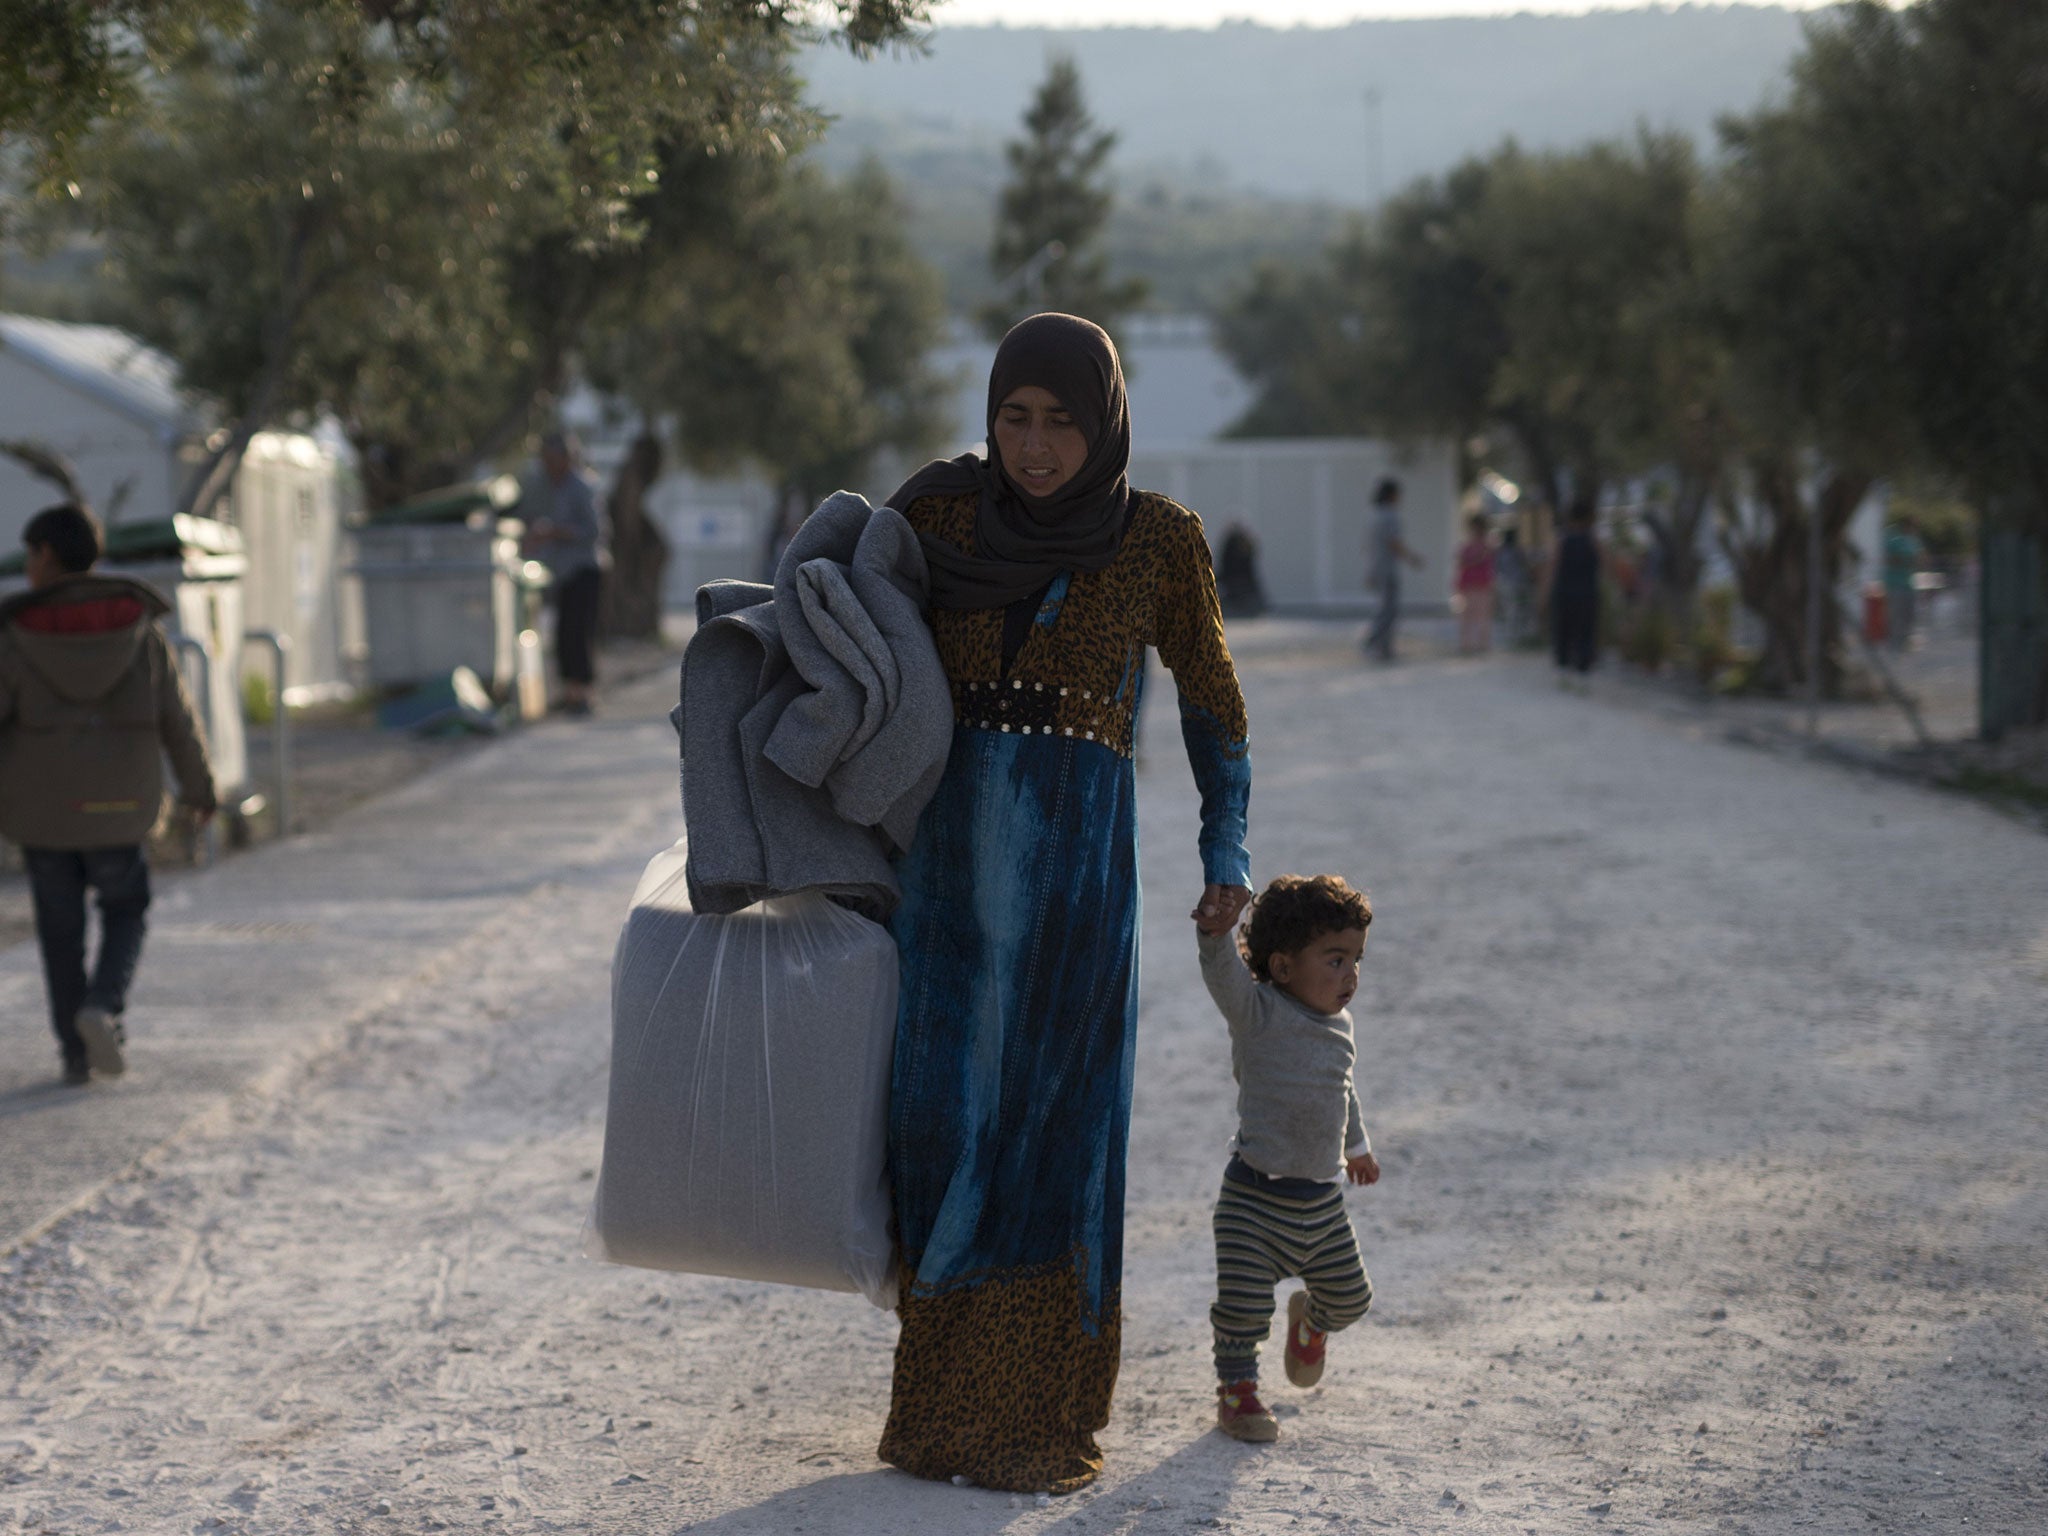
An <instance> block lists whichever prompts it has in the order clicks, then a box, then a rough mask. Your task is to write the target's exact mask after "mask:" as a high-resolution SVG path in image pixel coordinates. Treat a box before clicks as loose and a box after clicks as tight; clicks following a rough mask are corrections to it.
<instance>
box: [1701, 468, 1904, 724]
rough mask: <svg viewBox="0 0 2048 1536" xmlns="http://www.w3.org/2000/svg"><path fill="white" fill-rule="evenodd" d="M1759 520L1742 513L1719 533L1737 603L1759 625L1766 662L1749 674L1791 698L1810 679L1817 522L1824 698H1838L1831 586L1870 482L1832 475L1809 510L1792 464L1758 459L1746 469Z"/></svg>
mask: <svg viewBox="0 0 2048 1536" xmlns="http://www.w3.org/2000/svg"><path fill="white" fill-rule="evenodd" d="M1751 476H1752V480H1753V483H1754V490H1755V494H1756V500H1757V503H1758V506H1759V508H1760V519H1759V521H1758V523H1757V524H1756V525H1754V526H1752V525H1750V524H1749V523H1748V522H1747V520H1746V519H1743V518H1742V517H1741V514H1740V513H1739V512H1737V513H1735V514H1733V515H1732V517H1731V521H1732V522H1734V523H1736V525H1737V526H1735V527H1733V528H1730V527H1727V526H1724V527H1723V529H1722V532H1721V547H1722V549H1723V550H1724V551H1725V552H1726V553H1727V555H1728V559H1729V562H1730V564H1732V565H1733V566H1734V568H1735V584H1736V590H1737V591H1738V592H1739V593H1740V594H1741V597H1742V604H1743V606H1744V607H1745V608H1747V609H1749V610H1750V612H1752V613H1754V614H1755V615H1756V616H1757V617H1758V619H1760V620H1762V622H1763V626H1764V650H1763V655H1762V656H1760V657H1759V658H1758V660H1757V665H1756V670H1755V672H1754V673H1752V680H1753V682H1754V683H1755V685H1756V686H1757V687H1758V688H1760V689H1761V690H1763V691H1764V692H1766V693H1772V694H1790V693H1793V692H1795V691H1797V690H1799V689H1801V688H1803V687H1804V686H1805V684H1806V678H1807V643H1806V641H1807V634H1806V628H1807V593H1808V586H1807V583H1808V582H1809V581H1810V580H1812V579H1813V577H1814V574H1815V573H1813V572H1810V571H1809V570H1808V568H1807V567H1808V557H1807V519H1808V518H1810V517H1818V518H1819V519H1820V522H1821V569H1820V572H1819V573H1818V576H1819V580H1820V581H1821V582H1822V590H1821V645H1820V668H1821V675H1820V681H1821V692H1822V693H1823V694H1824V695H1825V696H1827V697H1829V698H1839V697H1840V696H1841V692H1842V678H1843V675H1844V665H1843V661H1844V654H1843V646H1842V612H1841V603H1840V602H1839V601H1838V600H1837V594H1836V587H1837V585H1838V582H1839V577H1840V572H1841V568H1842V556H1843V544H1844V541H1845V538H1846V535H1847V533H1848V528H1849V520H1850V518H1851V517H1853V516H1854V515H1855V512H1856V508H1857V507H1858V506H1860V505H1862V502H1863V498H1864V496H1865V495H1867V494H1868V493H1869V490H1870V486H1871V477H1870V476H1869V475H1867V474H1864V473H1861V472H1860V471H1857V470H1834V471H1831V472H1830V473H1829V475H1828V476H1827V478H1826V480H1825V481H1823V482H1822V484H1821V487H1820V490H1819V493H1818V494H1817V495H1816V496H1815V497H1814V498H1813V501H1812V505H1810V506H1809V505H1808V502H1807V497H1806V494H1805V492H1804V489H1803V488H1802V486H1801V484H1800V477H1799V473H1798V470H1797V468H1796V466H1795V465H1794V464H1793V462H1792V461H1791V459H1790V458H1789V457H1785V456H1779V457H1774V458H1771V459H1767V460H1760V461H1758V462H1756V463H1754V464H1752V466H1751Z"/></svg>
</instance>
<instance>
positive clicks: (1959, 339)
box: [1730, 0, 2048, 528]
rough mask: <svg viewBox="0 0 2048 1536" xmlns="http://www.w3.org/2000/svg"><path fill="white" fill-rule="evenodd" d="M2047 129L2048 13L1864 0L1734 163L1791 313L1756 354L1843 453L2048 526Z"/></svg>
mask: <svg viewBox="0 0 2048 1536" xmlns="http://www.w3.org/2000/svg"><path fill="white" fill-rule="evenodd" d="M2044 114H2048V9H2044V8H2043V7H2041V6H2038V5H2014V4H2011V3H2009V0H1927V3H1924V4H1920V5H1916V6H1912V7H1908V8H1904V9H1899V10H1893V9H1892V8H1890V7H1888V6H1885V5H1881V4H1877V3H1874V0H1856V3H1853V4H1850V5H1846V6H1844V7H1842V9H1841V10H1840V11H1839V12H1838V13H1836V14H1835V15H1834V16H1833V18H1832V19H1831V20H1829V21H1826V22H1823V23H1820V24H1818V25H1816V26H1815V27H1814V28H1813V30H1812V32H1811V35H1810V37H1809V41H1808V47H1807V51H1806V53H1805V55H1804V56H1803V57H1802V58H1801V59H1800V60H1799V61H1798V63H1797V64H1796V65H1795V68H1794V72H1793V88H1792V91H1791V94H1790V96H1789V97H1788V99H1787V100H1786V102H1785V104H1784V105H1783V107H1781V108H1780V109H1778V110H1776V111H1773V112H1767V113H1760V114H1758V115H1757V116H1755V117H1753V118H1750V119H1747V120H1746V121H1744V122H1742V123H1739V124H1735V125H1733V126H1732V127H1731V130H1730V145H1731V148H1732V150H1733V151H1734V153H1735V162H1734V165H1733V168H1732V173H1731V174H1732V184H1733V187H1734V190H1735V191H1736V192H1737V194H1738V195H1739V196H1740V197H1741V198H1742V199H1743V200H1744V202H1745V203H1746V204H1747V206H1748V207H1750V208H1751V209H1753V210H1754V213H1753V214H1752V217H1751V219H1750V223H1749V230H1750V233H1751V236H1752V243H1753V244H1756V245H1761V246H1762V249H1763V258H1762V259H1763V260H1764V262H1765V263H1766V273H1765V275H1766V277H1767V278H1768V279H1769V281H1770V282H1771V283H1772V285H1773V286H1774V287H1776V288H1781V289H1782V290H1784V291H1785V292H1786V296H1787V298H1788V300H1790V301H1792V302H1790V303H1787V304H1786V305H1785V306H1783V307H1784V309H1785V310H1786V311H1787V312H1790V311H1791V309H1792V307H1793V304H1794V303H1796V304H1797V305H1798V306H1800V308H1801V310H1802V312H1803V323H1802V324H1801V325H1800V326H1799V327H1798V328H1797V329H1796V330H1795V331H1794V332H1793V333H1792V334H1791V335H1790V336H1789V337H1785V338H1783V340H1782V342H1781V344H1780V345H1778V346H1776V347H1775V348H1771V349H1770V350H1768V351H1765V350H1764V349H1763V345H1762V344H1763V343H1764V342H1766V341H1767V340H1768V338H1767V337H1764V336H1759V337H1757V338H1756V340H1757V342H1758V344H1759V347H1758V350H1759V353H1760V355H1761V356H1762V357H1763V358H1764V360H1765V369H1766V370H1767V371H1770V372H1774V373H1777V374H1778V375H1779V376H1782V377H1784V378H1786V379H1788V380H1789V382H1790V384H1791V386H1792V387H1793V388H1794V389H1795V390H1796V391H1797V393H1798V394H1799V395H1800V397H1801V398H1802V401H1803V403H1804V404H1805V405H1806V407H1807V408H1808V409H1809V410H1810V411H1812V412H1813V413H1814V414H1816V415H1818V416H1820V417H1821V418H1822V419H1823V421H1825V422H1826V423H1828V424H1829V425H1832V426H1834V427H1836V428H1837V430H1839V431H1840V432H1842V433H1843V434H1844V435H1850V436H1854V437H1856V438H1860V439H1863V440H1866V441H1871V442H1874V443H1877V444H1880V445H1883V446H1884V447H1886V448H1889V449H1890V450H1891V451H1892V452H1893V453H1896V451H1897V445H1898V444H1900V443H1904V444H1906V445H1908V446H1910V447H1911V448H1912V449H1913V450H1914V452H1915V456H1916V457H1919V458H1924V459H1925V460H1927V461H1929V462H1931V463H1933V464H1935V465H1936V466H1938V467H1939V468H1941V469H1943V470H1945V471H1947V472H1949V473H1951V474H1953V475H1954V476H1956V477H1957V478H1958V479H1959V480H1961V481H1962V482H1963V483H1964V484H1965V485H1966V486H1967V487H1968V489H1969V491H1970V493H1971V495H1972V497H1973V499H1975V500H1976V501H1977V502H1978V504H1979V505H1980V506H1985V507H1995V506H1998V505H2001V504H2005V503H2008V502H2010V503H2012V504H2013V514H2014V515H2015V516H2017V517H2020V518H2021V519H2023V520H2033V521H2034V522H2035V523H2036V525H2037V526H2041V527H2044V528H2048V433H2044V432H2043V430H2042V426H2041V423H2042V421H2043V420H2044V416H2048V160H2044V157H2043V156H2042V154H2041V125H2042V122H2043V120H2044ZM1767 221H1768V227H1767ZM1766 233H1769V234H1771V235H1773V236H1774V237H1775V238H1774V239H1773V240H1772V242H1771V243H1770V244H1767V245H1766V244H1763V241H1762V238H1761V237H1762V236H1763V235H1764V234H1766Z"/></svg>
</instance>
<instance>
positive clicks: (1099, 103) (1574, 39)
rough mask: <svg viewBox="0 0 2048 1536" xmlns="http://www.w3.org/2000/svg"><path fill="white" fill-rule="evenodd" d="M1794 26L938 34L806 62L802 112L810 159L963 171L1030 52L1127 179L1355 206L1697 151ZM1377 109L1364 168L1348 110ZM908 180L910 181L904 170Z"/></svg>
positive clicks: (1722, 19) (1406, 24) (986, 138)
mask: <svg viewBox="0 0 2048 1536" xmlns="http://www.w3.org/2000/svg"><path fill="white" fill-rule="evenodd" d="M1812 14H1813V13H1811V12H1798V11H1792V10H1787V9H1783V8H1780V7H1775V6H1749V5H1727V6H1709V5H1682V6H1676V7H1652V8H1644V9H1641V10H1629V11H1598V12H1592V13H1589V14H1586V15H1580V16H1537V15H1526V14H1525V15H1518V16H1499V17H1458V18H1444V19H1436V20H1421V21H1411V20H1400V21H1364V22H1357V23H1354V24H1352V25H1350V26H1345V27H1335V28H1305V27H1304V28H1288V29H1281V28H1274V27H1266V26H1260V25H1256V24H1252V23H1231V24H1227V25H1225V26H1222V27H1218V28H1215V29H1213V30H1168V29H1162V28H1138V27H1116V28H1104V29H1100V30H1051V29H1044V30H1041V29H1035V28H1033V29H1023V28H1004V27H947V26H945V25H944V24H943V21H944V15H945V12H944V8H943V6H942V7H941V8H940V11H939V16H940V21H941V25H940V27H939V28H938V30H937V32H936V34H935V36H934V38H933V42H932V48H931V51H930V53H929V54H928V55H927V56H924V57H914V56H903V55H896V56H891V57H885V58H881V59H872V60H866V61H860V60H855V59H853V58H851V57H849V56H848V55H847V54H846V53H845V52H844V51H842V50H836V49H831V48H821V49H817V50H814V51H813V52H812V53H811V54H809V55H808V56H807V58H806V60H805V63H804V69H805V73H806V75H807V76H808V78H809V80H810V84H811V95H812V97H813V99H814V100H815V101H816V102H817V103H818V105H820V106H821V107H823V108H825V109H826V110H827V111H829V112H832V113H834V114H836V115H837V116H838V117H839V118H840V119H841V121H840V123H839V125H838V127H837V128H836V129H835V131H834V133H833V136H832V141H831V143H830V144H829V145H828V147H827V150H826V158H827V159H828V160H843V159H846V158H849V157H851V156H853V155H855V154H857V153H860V152H865V151H872V152H874V153H877V154H879V155H880V157H881V158H882V159H883V161H884V162H885V163H888V164H890V165H892V167H894V168H896V169H897V170H898V171H899V173H902V172H904V171H906V170H909V169H912V168H914V167H916V166H917V165H919V164H920V163H923V164H925V165H926V166H927V167H929V165H930V163H931V161H932V159H933V158H934V157H940V158H948V159H952V160H953V161H954V162H955V164H956V165H957V164H958V162H959V160H960V159H961V158H962V157H972V158H974V159H981V158H983V157H985V156H988V155H990V154H992V153H993V152H994V151H995V149H996V148H997V146H998V145H999V144H1000V143H1001V141H1002V140H1003V139H1005V138H1007V137H1009V136H1010V135H1011V134H1012V133H1013V132H1014V131H1015V128H1016V124H1017V121H1018V119H1019V117H1020V115H1021V114H1022V112H1023V110H1024V107H1025V104H1026V102H1027V101H1028V100H1029V98H1030V94H1031V92H1032V90H1033V88H1034V87H1035V86H1036V85H1037V83H1038V81H1039V80H1040V79H1041V78H1042V76H1043V75H1044V72H1045V64H1046V59H1047V58H1048V56H1050V55H1052V54H1054V53H1067V54H1071V55H1072V56H1073V57H1074V58H1075V59H1076V60H1077V61H1078V62H1079V64H1080V67H1081V72H1082V77H1083V80H1084V82H1085V83H1086V86H1087V89H1088V98H1089V102H1090V104H1091V106H1092V108H1093V110H1094V112H1095V115H1096V117H1097V118H1098V120H1100V121H1101V122H1102V123H1103V124H1104V125H1105V126H1108V127H1111V128H1114V129H1115V130H1116V131H1117V132H1118V134H1119V135H1120V136H1121V137H1120V141H1119V147H1118V150H1117V157H1116V165H1117V168H1118V171H1119V173H1120V175H1121V176H1122V177H1123V178H1124V179H1125V180H1126V181H1136V180H1141V179H1147V178H1151V179H1166V180H1170V181H1172V182H1174V183H1177V184H1179V185H1182V186H1188V185H1201V184H1205V183H1206V184H1208V185H1211V186H1212V187H1214V188H1215V189H1216V190H1218V191H1225V190H1238V189H1256V190H1258V191H1260V192H1262V193H1265V194H1268V195H1277V196H1282V197H1296V198H1305V199H1327V200H1330V201H1334V202H1337V203H1342V204H1348V205H1352V206H1362V205H1365V204H1367V203H1369V202H1371V200H1372V197H1373V194H1374V191H1375V189H1376V186H1377V188H1379V189H1383V190H1385V191H1389V192H1391V191H1393V190H1396V189H1398V188H1399V187H1400V186H1401V185H1402V184H1403V183H1405V182H1407V181H1409V180H1411V179H1413V178H1414V177H1416V176H1418V175H1422V174H1425V173H1431V172H1437V171H1441V170H1444V169H1446V168H1447V167H1449V166H1450V165H1452V164H1454V163H1455V162H1456V161H1457V160H1459V159H1460V158H1462V157H1463V156H1465V155H1468V154H1475V153H1480V152H1483V151H1485V150H1488V149H1491V148H1492V147H1493V146H1494V145H1496V144H1498V143H1499V142H1500V141H1501V140H1502V139H1503V138H1505V137H1508V136H1510V135H1512V136H1513V137H1515V138H1516V139H1518V140H1519V141H1521V142H1522V143H1523V144H1525V145H1528V146H1530V147H1538V148H1552V147H1560V148H1561V147H1566V146H1569V145H1574V144H1578V143H1582V142H1585V141H1586V140H1589V139H1595V138H1611V137H1614V136H1617V135H1624V134H1628V133H1632V132H1633V131H1634V129H1635V126H1636V124H1637V123H1638V122H1646V123H1648V124H1649V125H1650V126H1652V127H1656V128H1675V129H1678V130H1680V131H1683V132H1685V133H1688V134H1691V135H1693V136H1694V137H1696V138H1697V139H1698V140H1699V141H1700V142H1701V144H1702V145H1703V146H1704V145H1707V144H1710V143H1711V141H1712V135H1713V124H1714V121H1715V119H1716V118H1718V117H1720V116H1722V115H1723V114H1726V113H1730V112H1742V111H1746V110H1749V109H1750V108H1753V107H1755V106H1757V105H1759V104H1760V103H1761V102H1763V101H1764V100H1766V99H1767V98H1769V97H1770V96H1771V95H1772V94H1773V93H1774V92H1777V91H1781V90H1782V89H1783V86H1784V82H1785V70H1786V66H1787V64H1788V63H1789V62H1790V61H1791V59H1792V58H1793V56H1794V55H1795V54H1796V53H1797V52H1798V51H1799V48H1800V45H1801V42H1802V40H1803V30H1802V23H1803V21H1804V20H1805V19H1806V18H1807V17H1809V16H1811V15H1812ZM1369 90H1370V91H1375V92H1376V93H1377V95H1378V98H1379V102H1380V105H1379V109H1378V117H1379V124H1378V129H1379V139H1380V146H1379V150H1378V154H1377V156H1375V154H1374V150H1373V147H1372V132H1371V126H1370V123H1369V114H1368V109H1367V106H1366V94H1367V92H1368V91H1369ZM913 174H915V172H914V171H913Z"/></svg>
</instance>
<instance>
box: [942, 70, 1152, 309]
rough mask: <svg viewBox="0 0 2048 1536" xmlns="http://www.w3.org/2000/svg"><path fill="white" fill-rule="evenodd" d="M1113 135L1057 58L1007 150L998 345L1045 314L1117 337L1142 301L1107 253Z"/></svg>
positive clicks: (992, 262)
mask: <svg viewBox="0 0 2048 1536" xmlns="http://www.w3.org/2000/svg"><path fill="white" fill-rule="evenodd" d="M1115 147H1116V135H1115V134H1113V133H1110V132H1107V131H1105V130H1102V129H1098V128H1097V127H1096V126H1095V120H1094V119H1093V118H1092V117H1091V116H1090V115H1089V113H1088V105H1087V102H1086V100H1085V99H1084V98H1083V95H1082V91H1081V72H1080V70H1079V68H1077V67H1076V66H1075V64H1074V61H1073V60H1072V59H1069V58H1056V59H1054V60H1053V61H1052V64H1051V66H1050V67H1049V68H1048V69H1047V71H1046V76H1045V81H1044V83H1043V84H1042V85H1040V86H1039V88H1038V94H1037V95H1036V96H1035V97H1034V98H1033V100H1032V103H1031V106H1030V107H1029V108H1028V109H1027V110H1026V111H1025V113H1024V136H1023V137H1022V138H1020V139H1016V140H1014V141H1012V142H1011V144H1010V145H1009V146H1008V148H1007V149H1006V151H1005V154H1006V155H1007V157H1008V160H1009V165H1010V179H1009V182H1008V184H1007V185H1006V186H1005V187H1004V188H1003V192H1002V197H1001V199H1000V201H999V202H998V204H997V209H996V231H995V241H994V244H993V245H992V246H991V247H990V250H989V267H990V270H991V271H993V272H994V273H995V274H996V277H997V279H998V283H999V285H1000V286H1001V288H1002V292H1001V293H1000V294H999V295H998V297H997V298H995V299H993V300H991V301H990V302H989V303H988V304H987V305H986V306H984V308H983V310H982V322H983V325H984V326H985V327H986V329H987V331H988V333H989V335H990V337H991V338H992V339H997V340H1000V339H1001V337H1002V335H1003V333H1004V332H1005V331H1007V330H1008V329H1009V328H1010V327H1011V326H1012V325H1014V324H1015V323H1016V322H1017V321H1018V320H1020V319H1022V318H1023V317H1024V316H1026V315H1029V314H1032V313H1035V312H1036V311H1039V310H1044V309H1056V310H1062V311H1064V312H1066V313H1067V314H1073V315H1082V316H1085V317H1086V318H1088V319H1090V320H1093V321H1095V322H1096V323H1097V324H1098V325H1100V326H1102V327H1103V328H1104V329H1106V330H1110V331H1112V332H1113V331H1114V330H1115V328H1116V322H1117V320H1118V319H1120V318H1121V317H1122V316H1123V315H1125V314H1127V313H1129V312H1130V311H1131V310H1133V309H1135V308H1137V307H1138V305H1140V304H1142V303H1143V302H1144V301H1145V295H1146V292H1147V286H1146V284H1145V282H1144V280H1143V279H1142V278H1125V279H1122V280H1121V281H1113V280H1112V279H1111V278H1110V275H1109V258H1108V257H1107V256H1105V255H1104V254H1103V253H1102V251H1101V250H1100V248H1099V247H1100V244H1101V238H1102V232H1103V228H1104V226H1105V225H1106V223H1107V222H1108V219H1109V212H1110V208H1111V205H1112V204H1113V203H1114V201H1115V197H1114V194H1112V193H1111V191H1110V189H1109V187H1108V186H1107V184H1106V183H1105V181H1104V179H1103V175H1104V169H1105V166H1106V165H1107V162H1108V160H1109V154H1110V151H1111V150H1112V149H1114V148H1115Z"/></svg>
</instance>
